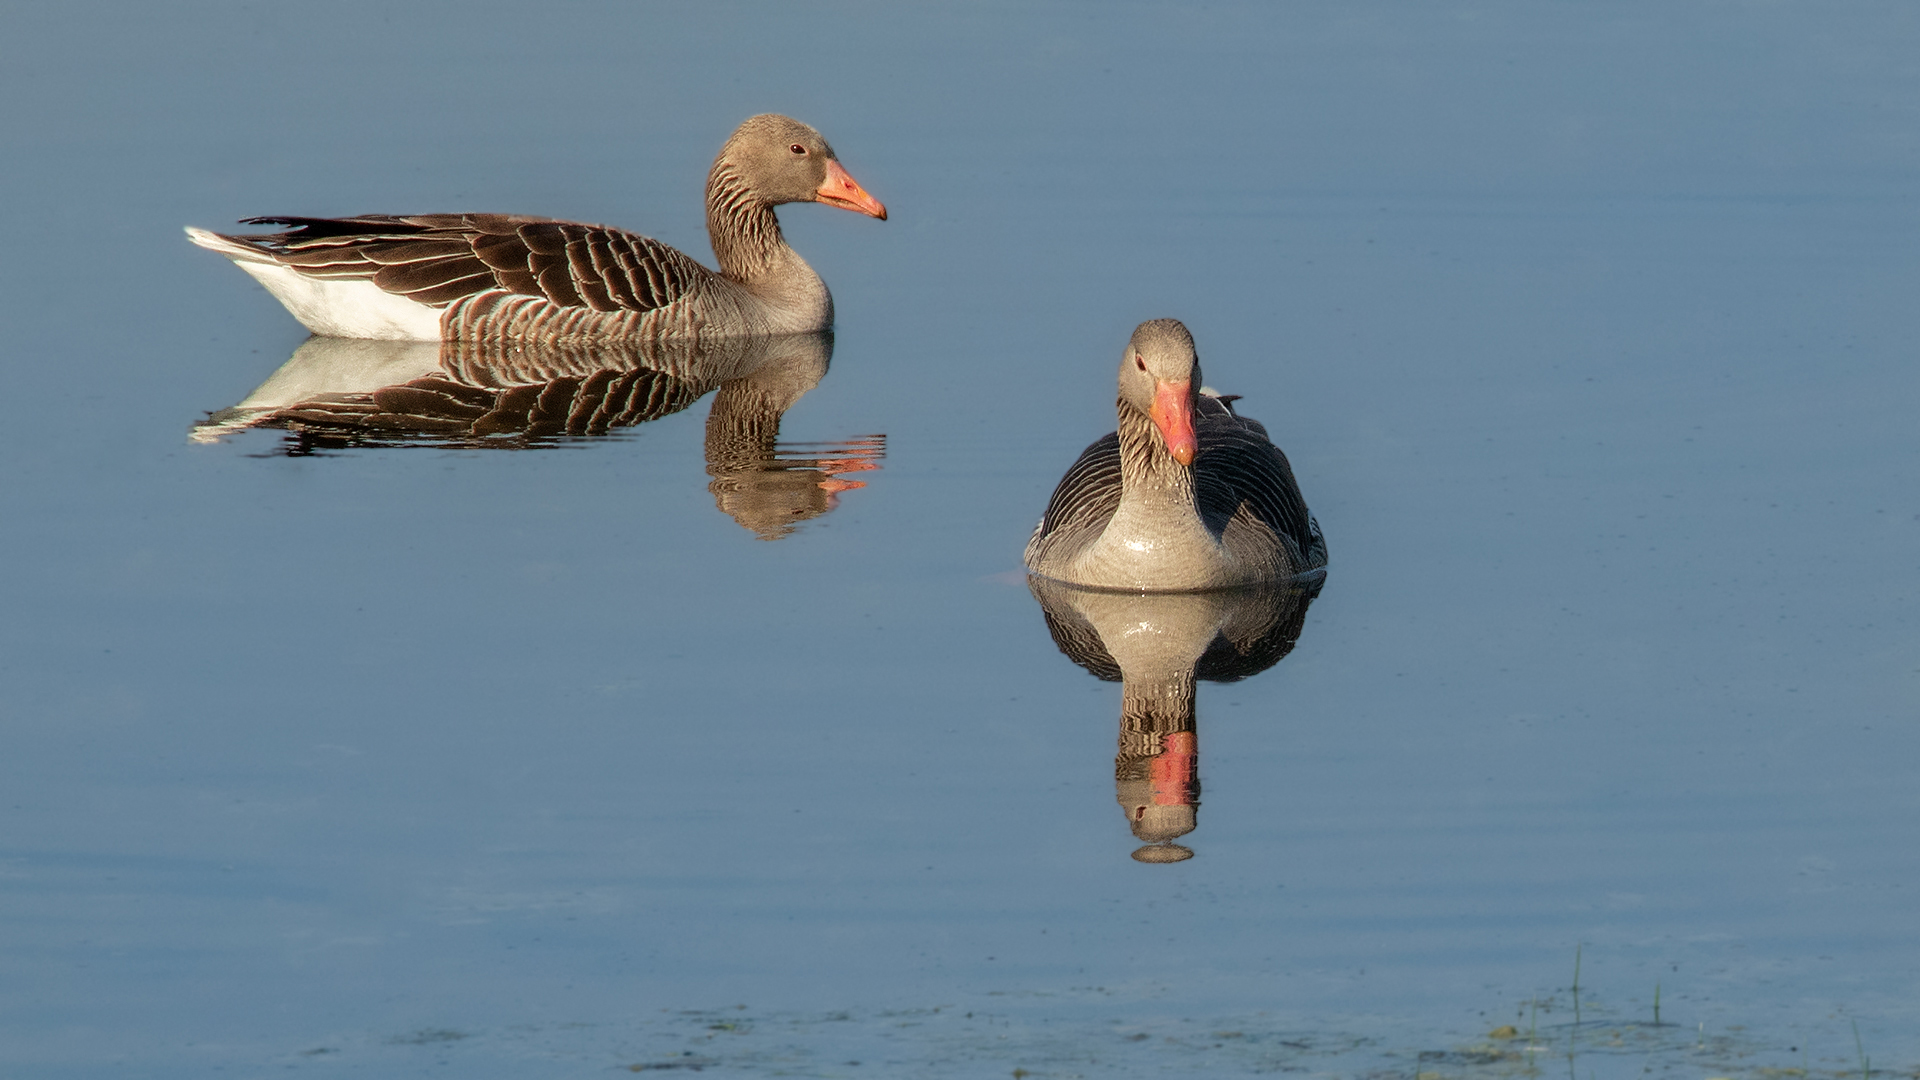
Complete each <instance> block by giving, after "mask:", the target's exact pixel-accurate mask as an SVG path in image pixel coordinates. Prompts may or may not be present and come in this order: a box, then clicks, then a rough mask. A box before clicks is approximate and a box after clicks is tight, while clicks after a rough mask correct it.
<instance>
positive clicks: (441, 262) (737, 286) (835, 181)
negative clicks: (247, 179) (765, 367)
mask: <svg viewBox="0 0 1920 1080" xmlns="http://www.w3.org/2000/svg"><path fill="white" fill-rule="evenodd" d="M790 202H822V203H826V204H828V205H829V206H838V207H840V208H842V209H845V210H854V211H858V212H859V213H862V214H867V215H869V216H871V217H876V218H879V219H881V220H882V221H884V220H886V217H887V209H886V207H884V206H882V205H881V204H880V201H879V200H877V199H875V198H874V197H873V196H871V195H869V194H867V193H866V191H865V190H864V189H862V188H861V187H860V185H859V184H858V183H855V182H854V179H853V177H851V176H849V175H848V174H847V170H846V169H844V168H842V167H841V165H840V162H839V160H838V159H837V158H836V157H835V156H834V153H833V148H832V147H830V146H828V145H827V141H826V140H825V139H824V138H822V137H821V136H820V133H819V132H817V131H815V130H814V129H813V128H811V127H808V126H807V125H806V124H803V123H801V122H800V121H798V120H793V119H790V118H788V117H785V116H775V115H773V114H763V115H760V116H755V117H750V118H749V119H748V120H747V121H746V122H745V123H743V124H741V125H740V127H739V128H738V129H737V130H736V131H734V133H733V136H732V137H731V138H729V139H728V140H727V143H726V145H725V146H723V147H721V149H720V154H719V156H718V157H716V158H715V159H714V162H713V168H712V169H711V170H710V171H709V172H708V174H707V232H708V235H709V236H710V237H711V239H712V241H713V250H714V254H715V256H717V257H718V259H719V263H720V270H719V272H718V273H715V272H714V271H712V270H708V269H707V268H706V267H704V266H702V265H700V264H699V263H698V262H696V261H695V260H694V259H692V258H690V257H688V256H686V255H684V254H682V253H681V252H679V251H676V250H675V249H673V248H671V247H668V246H667V245H665V244H662V243H660V242H659V241H657V240H651V239H648V238H647V237H644V236H640V235H638V234H636V233H630V232H626V231H624V230H621V229H613V228H607V227H605V226H600V225H582V224H576V223H574V222H569V221H554V220H551V219H548V218H538V217H521V216H517V215H508V214H421V215H414V216H389V215H368V216H365V217H353V218H301V217H258V218H248V219H246V220H245V221H244V222H242V224H247V225H285V226H288V227H289V228H288V229H287V231H285V232H279V233H264V234H255V235H224V234H219V233H212V232H208V231H207V230H205V229H196V228H193V227H191V226H189V227H188V228H187V235H188V236H189V237H190V238H191V239H192V240H193V242H194V243H196V244H199V245H200V246H201V247H204V248H210V249H212V250H214V251H217V252H219V253H220V254H222V255H225V256H226V257H228V258H229V259H232V260H233V261H234V263H235V264H237V265H238V266H239V267H240V269H242V270H245V271H246V272H247V273H249V274H251V275H252V276H253V277H254V278H255V279H257V280H258V281H259V282H260V283H261V284H262V285H264V286H266V288H267V291H268V292H270V293H272V294H273V295H274V297H275V298H277V299H278V300H279V301H280V302H281V303H282V304H285V305H286V307H287V310H288V311H290V312H292V313H293V316H294V317H295V318H297V319H299V320H300V321H301V322H302V323H304V324H306V326H307V328H308V329H309V330H312V331H313V332H314V333H316V334H324V335H329V336H333V337H356V338H383V339H389V340H411V341H441V340H447V341H452V340H488V339H510V340H537V341H544V342H549V343H560V342H565V341H581V340H619V339H634V338H639V339H658V338H673V337H695V336H713V335H729V336H731V335H740V334H785V333H811V332H815V331H819V330H825V329H828V328H830V327H831V326H832V325H833V297H832V296H831V295H830V294H829V293H828V292H827V286H826V284H825V283H824V282H822V281H821V280H820V276H819V275H818V274H816V273H814V272H813V268H812V267H810V266H808V265H807V263H806V261H805V260H804V259H802V258H800V256H799V255H798V254H796V253H795V252H794V250H793V249H792V248H791V247H788V246H787V242H786V240H785V238H784V237H782V236H781V234H780V222H779V220H778V219H777V218H775V217H774V213H773V208H774V207H775V206H778V205H780V204H782V203H790Z"/></svg>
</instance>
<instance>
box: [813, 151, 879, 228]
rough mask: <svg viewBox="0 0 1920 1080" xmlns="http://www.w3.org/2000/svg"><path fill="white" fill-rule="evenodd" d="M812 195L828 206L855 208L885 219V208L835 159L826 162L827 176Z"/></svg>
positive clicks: (863, 212) (846, 208)
mask: <svg viewBox="0 0 1920 1080" xmlns="http://www.w3.org/2000/svg"><path fill="white" fill-rule="evenodd" d="M813 195H814V198H815V199H817V200H818V201H820V202H823V203H826V204H827V205H829V206H837V207H839V208H840V209H842V210H857V211H859V212H860V213H862V214H865V215H867V216H868V217H877V218H879V219H880V220H881V221H885V220H887V208H886V207H884V206H882V205H880V200H879V199H876V198H874V197H873V196H871V195H869V194H867V189H865V188H863V187H861V186H860V185H859V184H858V183H855V182H854V179H853V177H851V176H849V175H847V170H845V169H843V168H841V167H840V163H839V162H837V161H828V162H827V178H826V180H825V181H824V182H822V183H821V185H820V187H819V188H818V189H817V190H816V191H814V193H813Z"/></svg>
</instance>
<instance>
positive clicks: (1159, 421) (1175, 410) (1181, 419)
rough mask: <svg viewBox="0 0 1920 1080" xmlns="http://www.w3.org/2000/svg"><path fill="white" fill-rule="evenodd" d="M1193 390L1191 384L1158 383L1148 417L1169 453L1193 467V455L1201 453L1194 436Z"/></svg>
mask: <svg viewBox="0 0 1920 1080" xmlns="http://www.w3.org/2000/svg"><path fill="white" fill-rule="evenodd" d="M1192 388H1193V384H1192V383H1191V382H1177V383H1171V382H1163V383H1158V384H1156V385H1155V387H1154V391H1153V411H1152V412H1151V413H1149V414H1148V415H1149V416H1151V417H1152V418H1153V426H1154V427H1157V428H1159V429H1160V437H1161V438H1162V439H1165V440H1166V441H1167V453H1169V454H1172V455H1173V460H1175V461H1177V462H1179V463H1180V464H1182V465H1192V464H1193V456H1194V455H1195V454H1197V453H1199V452H1200V443H1199V441H1198V440H1196V439H1195V438H1194V437H1193V392H1192Z"/></svg>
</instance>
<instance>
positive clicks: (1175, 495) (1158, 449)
mask: <svg viewBox="0 0 1920 1080" xmlns="http://www.w3.org/2000/svg"><path fill="white" fill-rule="evenodd" d="M1119 435H1120V497H1121V501H1122V502H1129V501H1150V502H1154V503H1173V504H1176V505H1177V506H1180V507H1184V508H1186V509H1188V510H1192V509H1193V507H1194V500H1193V470H1192V469H1191V468H1189V467H1188V466H1185V465H1182V464H1180V463H1179V462H1178V461H1175V460H1174V459H1173V455H1172V454H1170V453H1168V452H1167V444H1166V440H1164V439H1162V438H1161V437H1160V432H1159V429H1157V428H1155V427H1154V426H1153V421H1152V420H1151V419H1149V418H1147V417H1146V416H1145V415H1143V414H1142V413H1141V412H1140V410H1138V409H1136V408H1134V407H1133V406H1131V405H1129V404H1127V403H1126V402H1125V401H1122V402H1120V425H1119Z"/></svg>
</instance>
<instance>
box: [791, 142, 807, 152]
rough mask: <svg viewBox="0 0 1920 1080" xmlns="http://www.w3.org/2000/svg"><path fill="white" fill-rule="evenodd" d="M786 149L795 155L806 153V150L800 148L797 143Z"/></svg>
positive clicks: (802, 147)
mask: <svg viewBox="0 0 1920 1080" xmlns="http://www.w3.org/2000/svg"><path fill="white" fill-rule="evenodd" d="M787 149H789V150H791V151H793V152H794V153H796V154H804V153H806V152H807V148H806V147H804V146H801V145H800V144H799V143H794V144H793V145H792V146H789V147H787Z"/></svg>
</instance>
